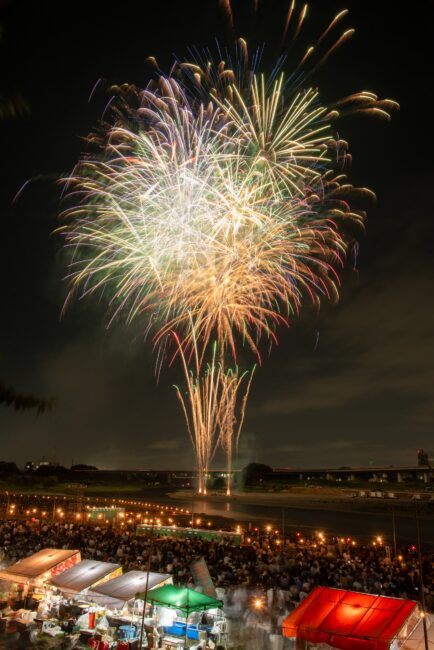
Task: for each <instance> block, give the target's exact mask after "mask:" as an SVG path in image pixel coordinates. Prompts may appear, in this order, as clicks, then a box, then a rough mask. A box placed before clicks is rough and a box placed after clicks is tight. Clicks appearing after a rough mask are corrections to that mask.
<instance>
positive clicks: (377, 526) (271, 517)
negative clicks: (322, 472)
mask: <svg viewBox="0 0 434 650" xmlns="http://www.w3.org/2000/svg"><path fill="white" fill-rule="evenodd" d="M158 502H159V503H164V504H170V505H174V504H176V505H178V506H180V507H184V508H188V509H193V512H194V513H196V514H199V513H200V514H204V515H206V516H209V517H228V518H230V519H234V520H235V522H236V523H243V525H244V527H245V525H246V523H249V522H250V523H251V524H252V525H253V526H261V525H262V526H265V525H267V524H270V525H275V526H276V528H279V529H280V530H281V529H282V526H283V525H284V527H285V531H287V532H288V533H290V532H296V531H297V530H300V531H301V532H303V531H305V532H311V531H323V532H325V533H329V534H331V535H337V536H339V537H340V536H342V537H353V538H355V539H358V540H360V541H372V540H373V539H374V538H375V537H377V536H379V535H381V536H383V537H384V539H385V541H386V543H389V544H390V545H393V516H392V509H391V510H390V512H377V513H373V512H363V511H360V510H354V511H342V510H338V509H336V510H333V505H330V506H329V507H327V506H321V507H318V508H315V507H314V506H312V503H310V504H309V507H308V508H303V507H302V506H300V505H298V506H292V505H290V506H285V507H282V506H281V504H278V505H267V506H264V505H253V504H246V503H240V502H237V501H236V500H228V501H227V502H215V501H213V500H207V499H204V498H200V499H199V498H197V499H193V498H191V499H189V498H179V499H178V498H176V499H173V498H172V497H171V496H169V495H163V494H160V495H159V496H158ZM415 511H416V509H415ZM394 519H395V533H396V541H397V545H398V546H401V545H412V544H414V545H417V528H416V519H415V517H413V516H412V515H411V514H410V515H409V514H408V513H407V514H405V515H403V514H400V513H399V512H395V517H394ZM419 521H420V533H421V546H422V548H423V549H426V550H434V516H433V514H425V513H424V514H423V515H421V516H420V519H419Z"/></svg>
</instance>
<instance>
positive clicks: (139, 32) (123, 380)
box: [0, 0, 434, 469]
mask: <svg viewBox="0 0 434 650" xmlns="http://www.w3.org/2000/svg"><path fill="white" fill-rule="evenodd" d="M234 4H236V3H234ZM238 4H239V5H240V3H238ZM242 4H243V5H244V7H246V6H248V5H249V4H250V3H249V2H247V0H246V2H244V3H242ZM251 4H252V5H253V2H252V3H251ZM259 4H260V7H262V9H261V14H260V15H259V16H258V18H257V19H256V25H255V22H254V20H253V19H252V17H251V16H252V14H251V12H250V11H247V9H245V10H243V12H241V10H240V9H239V10H238V13H237V14H236V17H237V20H238V28H237V30H236V32H237V35H243V36H247V38H248V40H249V42H250V43H253V42H254V41H255V38H254V37H253V38H252V33H254V34H255V35H256V43H258V44H260V43H262V42H264V41H266V42H267V43H268V44H269V45H268V46H267V49H266V56H265V58H264V65H265V66H266V62H267V60H268V59H267V57H270V58H272V55H274V53H275V52H276V49H275V47H274V46H275V45H276V44H278V42H279V40H280V34H281V28H282V21H283V9H284V6H285V4H284V3H283V2H278V1H274V0H261V1H260V3H259ZM93 5H98V7H97V6H93ZM347 6H348V7H349V8H350V16H349V18H348V17H347V20H346V23H345V24H346V25H348V26H349V27H352V26H354V27H355V28H356V34H355V36H354V37H353V39H352V40H351V41H350V42H349V43H347V44H346V45H345V46H344V47H343V48H342V49H341V50H340V51H339V53H337V54H336V55H335V56H334V57H332V58H331V59H330V60H329V62H328V63H327V65H326V66H325V68H324V69H323V71H321V72H320V73H319V74H318V75H317V76H316V77H315V83H318V85H319V86H320V88H321V92H322V96H323V97H324V99H325V100H326V101H327V100H333V99H337V98H339V97H340V96H342V95H345V94H348V93H350V92H351V91H356V90H372V91H375V92H377V93H378V94H379V95H380V96H381V97H390V98H393V99H396V100H397V101H399V103H400V105H401V110H400V112H399V113H395V114H394V115H393V119H392V121H391V122H390V123H387V122H383V121H377V120H375V119H370V118H366V117H365V118H362V117H357V116H356V117H353V118H351V119H349V118H348V119H346V120H344V121H342V122H341V123H340V126H339V135H340V136H341V137H343V138H345V139H346V140H348V141H349V142H350V151H351V153H352V154H353V165H352V169H351V170H350V178H351V181H352V182H353V183H354V184H355V185H362V186H367V187H370V188H372V189H373V190H374V191H375V192H376V194H377V198H378V201H377V204H376V205H373V206H371V207H370V209H369V213H368V220H367V228H366V233H365V234H364V235H363V237H362V238H361V241H360V252H359V256H358V259H357V271H356V270H353V262H354V260H353V259H352V258H351V259H350V260H349V262H348V268H347V269H346V270H345V272H344V274H343V276H342V292H341V300H340V303H339V304H338V305H327V304H324V305H323V307H322V309H321V312H320V313H319V314H318V313H316V312H314V311H313V310H312V309H311V308H310V307H309V305H308V304H307V303H306V308H305V309H304V311H303V313H302V315H301V317H300V319H298V320H296V321H294V322H293V323H292V326H291V328H290V329H289V330H281V331H280V341H281V343H280V346H279V347H278V348H274V349H273V350H272V351H271V354H270V356H269V357H268V355H267V352H265V354H264V363H263V367H262V368H260V369H259V370H258V371H257V372H256V376H255V380H254V384H253V389H252V393H251V397H250V403H249V407H248V412H247V418H246V422H245V426H244V434H243V439H242V440H243V444H242V447H243V451H242V462H243V463H244V462H247V461H253V460H254V461H260V462H264V463H267V464H270V465H272V466H274V467H290V466H292V467H299V466H310V467H315V466H327V465H329V466H341V465H358V464H367V463H368V462H370V461H372V462H373V463H375V464H383V463H384V464H394V463H403V464H410V463H414V462H415V458H416V449H417V448H418V447H424V448H427V449H428V450H430V451H434V443H433V442H432V440H433V436H432V433H433V428H434V427H433V423H434V395H433V390H434V352H433V351H434V305H433V280H434V258H433V235H434V218H433V214H432V203H431V200H432V187H433V165H432V159H431V156H432V153H431V152H432V144H433V143H432V126H431V122H432V118H431V114H432V105H431V103H430V100H429V97H430V96H432V94H433V91H434V88H433V75H432V70H431V67H432V66H431V64H432V33H431V31H432V25H433V18H434V10H433V7H434V5H433V3H431V2H419V3H413V4H410V6H409V9H401V8H399V9H398V5H397V4H396V2H390V1H387V2H381V3H379V2H377V1H375V0H366V1H364V2H350V3H346V4H341V3H337V2H324V1H322V2H319V1H318V0H317V1H316V2H315V0H313V1H312V2H311V5H310V12H309V16H308V20H307V23H306V26H305V28H304V32H303V37H302V42H303V45H304V46H307V45H309V44H310V42H309V39H310V35H311V39H312V40H313V38H314V36H315V35H317V34H318V33H320V31H321V29H322V27H323V26H324V25H325V21H326V20H327V19H329V18H331V17H332V16H333V15H334V14H335V13H336V12H337V11H339V10H340V9H342V8H345V7H347ZM0 24H1V26H2V40H1V43H0V58H1V66H2V70H3V72H4V74H3V75H2V82H1V83H2V88H0V91H1V92H2V94H3V95H7V94H8V93H14V92H19V93H21V95H22V96H23V97H24V98H25V100H26V101H27V103H28V105H29V107H30V112H29V114H28V115H24V116H22V117H18V118H16V119H14V120H2V121H1V122H0V130H1V140H0V141H1V147H2V156H1V160H2V174H1V179H2V180H1V185H0V218H1V231H0V232H1V238H0V243H1V265H2V270H1V275H0V277H1V303H0V304H1V307H0V309H1V312H0V313H1V319H0V331H1V344H0V378H1V379H2V380H3V381H4V382H7V383H8V384H12V385H14V386H15V387H16V388H17V389H19V390H20V391H22V392H30V393H34V394H37V395H38V396H44V397H51V396H53V397H55V398H56V406H55V408H54V410H53V411H52V412H51V413H48V414H44V415H41V416H36V415H35V414H34V413H25V414H24V413H16V412H14V411H13V410H10V409H6V408H4V407H2V408H1V410H0V433H1V438H0V440H1V454H0V459H1V460H15V461H16V462H17V463H18V464H21V465H22V464H24V462H25V461H27V460H30V459H32V460H34V459H36V458H38V457H41V456H42V455H45V456H46V457H48V458H50V459H52V458H55V459H57V460H58V461H60V462H61V463H62V464H65V465H69V464H70V463H71V462H72V461H74V463H79V462H80V463H90V464H95V465H97V466H98V467H107V468H141V469H147V468H189V467H192V465H193V455H192V450H191V446H190V442H189V440H188V437H187V433H186V430H185V426H184V422H183V419H182V416H181V413H180V409H179V405H178V402H177V399H176V396H175V391H174V390H173V388H172V385H173V383H174V382H175V381H176V380H177V378H178V377H177V374H176V371H175V370H165V371H164V372H163V373H162V375H161V377H160V381H159V384H158V385H157V384H156V379H155V374H154V361H155V359H154V357H153V354H152V350H151V344H150V342H149V341H148V342H144V341H143V336H142V335H141V331H142V330H143V321H142V322H136V324H135V325H134V326H133V327H131V328H128V329H127V328H126V327H125V326H124V325H122V324H121V323H118V324H116V326H114V327H113V328H112V329H110V330H109V331H108V330H107V329H106V320H105V319H104V316H105V305H104V304H103V303H99V302H98V300H97V299H94V300H88V301H83V302H81V303H78V302H75V303H74V304H73V305H72V307H71V308H70V309H69V311H68V312H67V314H66V315H65V316H64V317H63V318H61V317H60V311H61V308H62V303H63V300H64V298H65V294H66V285H65V283H64V282H63V281H62V278H63V276H64V275H65V260H64V256H63V253H62V250H61V241H60V239H59V238H58V237H57V236H53V235H52V234H51V233H52V231H53V230H54V229H55V228H56V226H57V225H58V221H57V215H58V214H59V212H60V209H61V208H60V186H59V184H58V183H57V182H56V179H58V178H60V177H62V176H64V175H67V174H68V173H69V172H70V171H71V169H72V167H73V165H74V163H75V162H76V161H77V159H78V157H79V156H80V153H81V152H82V151H84V149H85V143H84V140H83V138H84V136H86V135H87V133H88V132H89V131H90V130H91V129H92V127H94V126H95V125H96V123H97V121H98V119H99V118H100V116H101V114H102V111H103V110H104V106H105V104H106V103H107V100H108V98H109V95H108V94H107V92H105V91H104V88H107V87H108V86H109V85H110V84H114V83H118V84H121V83H123V82H132V83H136V84H139V85H140V84H145V83H146V81H147V80H148V78H149V76H150V74H151V71H150V70H149V68H148V67H147V66H146V65H145V59H146V57H148V56H149V55H155V56H157V58H158V60H159V63H160V65H161V67H163V68H164V69H168V68H169V66H170V64H171V62H172V60H173V56H174V55H175V54H176V55H179V56H180V57H182V56H184V55H185V54H187V47H188V46H190V45H196V46H198V47H202V46H205V45H209V44H211V45H212V43H213V41H214V38H215V37H217V38H218V39H219V41H220V42H221V43H225V42H228V41H229V39H230V36H229V34H228V30H227V28H226V27H225V25H226V23H225V20H224V15H223V14H222V12H221V11H219V9H218V2H217V0H202V1H201V2H198V1H196V2H193V1H190V2H187V1H185V2H179V1H178V2H175V1H164V0H161V2H157V3H150V2H140V3H134V2H129V3H117V5H116V9H112V8H110V5H109V4H107V3H105V4H102V3H91V2H81V1H79V2H75V3H69V4H68V5H64V6H62V11H60V5H59V4H58V3H51V2H40V1H35V0H32V1H23V2H19V1H18V0H15V1H14V0H11V1H10V2H5V1H3V2H1V3H0ZM290 66H291V60H290V58H289V60H288V62H287V64H286V69H288V70H289V69H290ZM98 79H102V80H103V81H102V83H101V84H100V90H99V92H97V93H96V94H95V95H94V97H93V99H92V101H91V102H89V101H88V99H89V95H90V94H91V90H92V88H93V86H94V84H95V82H96V81H97V80H98ZM28 179H33V180H32V181H31V182H30V183H29V184H28V185H27V186H26V187H25V190H24V191H23V192H22V193H21V194H20V196H19V198H18V199H17V200H16V201H15V202H13V198H14V196H15V194H16V193H17V191H18V190H19V189H20V187H21V186H22V185H23V184H24V183H25V182H26V181H27V180H28ZM216 465H217V466H218V465H219V460H218V459H217V461H216Z"/></svg>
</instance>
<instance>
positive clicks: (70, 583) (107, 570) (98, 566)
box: [50, 560, 121, 594]
mask: <svg viewBox="0 0 434 650" xmlns="http://www.w3.org/2000/svg"><path fill="white" fill-rule="evenodd" d="M120 568H121V567H120V564H112V563H111V562H98V560H83V561H82V562H79V563H78V564H76V565H75V566H73V567H72V568H71V569H68V570H67V571H64V572H63V573H60V574H59V575H56V576H54V577H53V578H51V580H50V583H51V584H52V585H54V586H55V587H57V588H58V589H60V591H62V592H63V593H67V594H79V593H81V592H83V591H85V590H86V589H89V587H92V586H94V585H97V584H98V583H99V582H101V581H102V580H104V579H108V578H109V576H110V574H111V573H114V572H115V571H118V570H119V569H120Z"/></svg>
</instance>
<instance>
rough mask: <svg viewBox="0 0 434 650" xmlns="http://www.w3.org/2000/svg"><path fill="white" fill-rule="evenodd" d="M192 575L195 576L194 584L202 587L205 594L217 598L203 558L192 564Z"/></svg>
mask: <svg viewBox="0 0 434 650" xmlns="http://www.w3.org/2000/svg"><path fill="white" fill-rule="evenodd" d="M190 571H191V575H192V576H193V580H194V584H195V585H196V587H200V588H201V591H202V593H203V594H205V595H206V596H210V597H211V598H216V597H217V594H216V590H215V587H214V583H213V581H212V578H211V575H210V572H209V569H208V566H207V563H206V562H205V559H204V558H203V557H201V558H200V560H196V561H195V562H192V563H191V564H190Z"/></svg>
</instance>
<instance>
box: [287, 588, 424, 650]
mask: <svg viewBox="0 0 434 650" xmlns="http://www.w3.org/2000/svg"><path fill="white" fill-rule="evenodd" d="M419 621H420V612H419V611H418V606H417V603H416V602H415V601H413V600H403V599H401V598H389V597H387V596H374V595H372V594H363V593H358V592H354V591H345V590H343V589H332V588H329V587H317V588H316V589H314V590H313V591H312V592H311V593H310V594H309V595H308V596H307V597H306V598H305V599H304V600H303V601H302V602H301V603H300V605H298V607H297V608H296V609H295V610H294V611H293V612H291V614H290V615H289V616H288V617H287V618H286V619H285V621H284V622H283V624H282V633H283V636H284V637H287V638H292V639H296V640H297V643H298V646H297V647H300V648H302V647H305V648H309V644H315V645H316V646H317V645H318V644H324V645H321V647H324V648H328V647H330V648H340V649H341V650H397V649H398V648H402V647H403V645H404V643H405V640H406V639H407V638H408V637H410V635H411V633H412V631H413V630H414V628H415V626H416V625H417V624H418V623H419ZM303 642H304V643H303Z"/></svg>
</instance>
